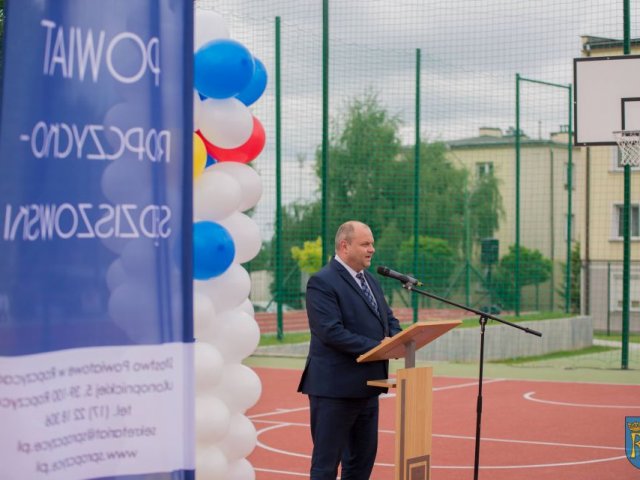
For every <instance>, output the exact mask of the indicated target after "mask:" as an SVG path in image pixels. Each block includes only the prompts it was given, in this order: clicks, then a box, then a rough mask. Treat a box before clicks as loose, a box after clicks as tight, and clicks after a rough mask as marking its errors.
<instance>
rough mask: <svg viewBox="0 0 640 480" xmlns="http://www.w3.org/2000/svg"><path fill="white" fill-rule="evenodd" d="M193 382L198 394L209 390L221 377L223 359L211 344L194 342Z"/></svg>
mask: <svg viewBox="0 0 640 480" xmlns="http://www.w3.org/2000/svg"><path fill="white" fill-rule="evenodd" d="M194 363H195V384H196V393H197V394H198V395H200V394H205V393H208V392H211V391H213V390H214V389H215V387H216V385H217V384H218V383H220V380H221V379H222V373H223V370H224V359H223V357H222V354H221V353H220V352H219V351H218V349H217V348H216V347H214V346H213V345H209V344H208V343H202V342H196V344H195V362H194Z"/></svg>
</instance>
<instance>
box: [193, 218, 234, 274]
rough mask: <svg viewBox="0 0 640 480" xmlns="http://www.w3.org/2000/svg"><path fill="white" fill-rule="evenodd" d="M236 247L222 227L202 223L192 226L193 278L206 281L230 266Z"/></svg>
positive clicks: (206, 222) (216, 224)
mask: <svg viewBox="0 0 640 480" xmlns="http://www.w3.org/2000/svg"><path fill="white" fill-rule="evenodd" d="M235 255H236V246H235V244H234V243H233V238H232V237H231V234H230V233H229V232H228V231H227V229H226V228H224V227H223V226H222V225H220V224H218V223H215V222H209V221H202V222H196V223H194V224H193V278H195V279H196V280H208V279H210V278H213V277H217V276H219V275H222V274H223V273H224V272H226V271H227V269H228V268H229V267H230V266H231V263H232V262H233V258H234V257H235Z"/></svg>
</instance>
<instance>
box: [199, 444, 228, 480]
mask: <svg viewBox="0 0 640 480" xmlns="http://www.w3.org/2000/svg"><path fill="white" fill-rule="evenodd" d="M228 466H229V462H228V461H227V457H226V455H225V454H224V453H223V452H222V450H220V448H219V447H217V446H206V447H205V446H200V445H198V446H197V448H196V472H198V478H199V479H201V480H227V477H226V475H227V469H228Z"/></svg>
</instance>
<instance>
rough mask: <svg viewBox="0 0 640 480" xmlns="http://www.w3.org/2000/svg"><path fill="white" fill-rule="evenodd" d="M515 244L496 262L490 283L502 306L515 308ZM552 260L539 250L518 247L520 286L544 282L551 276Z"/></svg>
mask: <svg viewBox="0 0 640 480" xmlns="http://www.w3.org/2000/svg"><path fill="white" fill-rule="evenodd" d="M515 266H516V246H515V245H510V246H509V253H508V254H506V255H504V256H503V257H502V258H501V259H500V262H499V264H498V268H497V269H496V272H495V275H494V276H493V279H492V285H493V287H494V289H495V292H496V294H497V295H498V297H499V299H500V302H501V305H502V306H503V307H504V308H508V309H513V308H515V293H516V289H515V284H516V281H515V280H516V279H515V274H516V269H515ZM551 267H552V262H551V260H550V259H548V258H545V257H544V256H543V255H542V253H541V252H540V250H535V249H529V248H526V247H522V246H521V247H520V262H519V272H520V273H519V280H520V282H519V283H520V287H525V286H527V285H536V284H540V283H543V282H546V281H547V280H549V278H550V277H551Z"/></svg>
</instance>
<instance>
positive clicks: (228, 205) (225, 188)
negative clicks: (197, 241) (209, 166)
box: [193, 170, 242, 221]
mask: <svg viewBox="0 0 640 480" xmlns="http://www.w3.org/2000/svg"><path fill="white" fill-rule="evenodd" d="M241 199H242V192H241V190H240V185H238V182H236V181H235V180H234V179H233V177H231V176H230V175H227V174H226V173H223V172H219V171H215V172H214V171H210V170H209V171H205V172H204V173H203V174H202V175H200V176H199V177H198V178H197V179H196V181H195V182H194V184H193V216H194V217H195V218H197V219H198V220H211V221H218V220H221V219H223V218H225V217H228V216H229V215H231V214H232V213H233V212H235V211H236V210H237V209H238V205H240V201H241Z"/></svg>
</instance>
